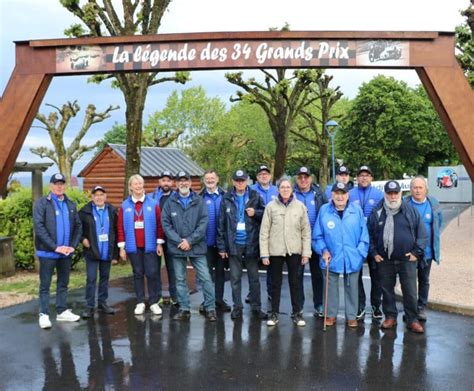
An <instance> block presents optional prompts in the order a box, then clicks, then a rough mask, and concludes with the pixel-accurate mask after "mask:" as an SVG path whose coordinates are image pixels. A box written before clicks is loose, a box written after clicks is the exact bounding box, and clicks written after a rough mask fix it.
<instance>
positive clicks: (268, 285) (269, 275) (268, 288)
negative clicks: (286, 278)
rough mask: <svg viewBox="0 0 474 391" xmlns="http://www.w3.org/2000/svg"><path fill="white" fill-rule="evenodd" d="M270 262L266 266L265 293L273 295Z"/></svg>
mask: <svg viewBox="0 0 474 391" xmlns="http://www.w3.org/2000/svg"><path fill="white" fill-rule="evenodd" d="M272 283H273V282H272V264H271V263H270V265H268V266H267V295H268V296H269V297H273V293H272Z"/></svg>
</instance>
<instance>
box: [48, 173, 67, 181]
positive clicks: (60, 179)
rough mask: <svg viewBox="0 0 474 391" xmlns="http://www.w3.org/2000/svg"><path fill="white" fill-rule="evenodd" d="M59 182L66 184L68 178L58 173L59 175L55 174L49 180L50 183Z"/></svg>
mask: <svg viewBox="0 0 474 391" xmlns="http://www.w3.org/2000/svg"><path fill="white" fill-rule="evenodd" d="M58 182H64V183H66V177H65V176H64V175H63V174H60V173H57V174H54V175H53V176H52V177H51V179H50V180H49V183H58Z"/></svg>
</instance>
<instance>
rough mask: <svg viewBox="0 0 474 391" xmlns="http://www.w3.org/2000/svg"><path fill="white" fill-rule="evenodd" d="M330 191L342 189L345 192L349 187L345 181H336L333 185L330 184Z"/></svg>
mask: <svg viewBox="0 0 474 391" xmlns="http://www.w3.org/2000/svg"><path fill="white" fill-rule="evenodd" d="M331 191H332V192H333V191H342V192H344V193H347V192H348V191H349V187H347V185H346V184H345V183H342V182H336V183H335V184H334V185H332V188H331Z"/></svg>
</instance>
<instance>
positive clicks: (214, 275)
mask: <svg viewBox="0 0 474 391" xmlns="http://www.w3.org/2000/svg"><path fill="white" fill-rule="evenodd" d="M248 178H249V177H248V174H247V173H246V172H245V171H244V170H241V169H239V170H237V171H235V172H234V174H233V176H232V187H231V188H230V189H229V190H228V191H227V192H225V191H224V190H223V189H222V188H221V187H219V176H218V174H217V172H216V171H214V170H209V171H206V172H205V174H204V176H203V184H204V187H203V189H202V191H201V192H200V193H199V194H198V193H196V192H194V191H193V190H192V187H191V176H190V175H189V173H186V172H184V171H179V172H178V173H177V174H176V175H173V174H172V173H171V172H169V171H164V172H162V173H161V175H160V180H159V186H158V188H157V189H156V190H155V191H154V192H153V193H151V194H146V193H145V186H144V185H145V183H144V180H143V178H142V177H141V176H140V175H133V176H132V177H130V179H129V182H128V189H129V197H127V199H125V200H124V201H123V202H122V204H121V206H120V208H118V209H117V208H115V207H114V206H113V205H111V204H110V203H109V202H107V192H106V189H105V188H104V187H103V186H96V187H94V188H93V189H92V190H91V201H90V202H89V203H88V204H86V205H85V206H84V207H83V208H82V209H81V210H80V211H77V209H76V205H75V204H74V202H72V201H71V200H70V199H69V198H68V197H67V196H66V194H65V193H64V191H65V178H64V176H63V175H62V174H55V175H53V176H52V177H51V180H50V193H49V194H48V195H47V196H45V197H43V198H41V199H40V200H38V201H37V202H36V203H35V207H34V229H35V244H36V253H37V256H38V257H39V261H40V314H39V325H40V327H41V328H50V327H51V326H52V324H51V320H50V317H49V294H50V293H49V292H50V285H51V279H52V276H53V273H54V270H55V269H56V272H57V292H56V312H57V316H56V320H57V321H69V322H75V321H78V320H79V319H80V316H79V315H76V314H74V313H73V312H72V311H71V310H70V309H67V306H66V301H67V287H68V282H69V271H70V268H71V257H72V254H73V253H74V250H75V248H76V247H77V246H78V244H79V242H81V243H82V245H83V247H84V258H85V263H86V271H87V282H86V310H85V311H84V312H83V313H82V317H83V318H91V317H93V316H94V313H95V311H96V291H97V290H98V295H97V296H98V297H97V303H98V304H97V310H98V311H101V312H104V313H106V314H113V313H114V312H115V311H114V309H113V308H112V307H111V306H109V305H108V304H107V298H108V281H109V274H110V267H111V264H112V262H113V261H114V260H117V259H118V258H119V257H120V258H122V259H124V260H126V259H128V260H129V261H130V263H131V265H132V270H133V282H134V289H135V295H136V299H137V304H136V306H135V309H134V313H135V314H136V315H137V316H140V315H143V314H144V313H145V311H146V308H147V306H146V303H148V306H149V311H150V312H151V313H152V315H155V316H160V315H162V307H163V305H164V304H166V303H170V304H172V305H176V306H177V307H178V311H176V313H175V315H173V319H174V320H188V319H190V317H191V308H190V301H189V290H188V284H187V265H188V262H190V264H191V265H192V267H193V268H194V269H195V272H196V277H197V281H198V282H199V285H200V287H201V290H202V292H203V302H202V304H201V306H200V308H199V311H200V312H201V313H202V314H204V315H205V316H206V318H207V319H208V320H209V321H211V322H214V321H216V320H217V312H230V317H231V318H232V319H234V320H236V319H239V318H242V316H243V308H244V305H243V297H242V294H243V292H242V276H243V269H244V268H245V269H246V270H247V277H248V282H249V284H248V285H249V293H248V295H247V296H246V297H245V302H247V303H249V305H250V309H251V316H254V317H256V318H258V319H260V320H265V321H266V322H267V325H268V326H269V327H272V326H275V325H277V323H278V322H279V312H280V296H281V286H282V279H283V278H282V275H283V266H284V264H286V267H287V271H288V282H289V288H290V289H289V290H290V296H291V306H292V313H291V317H292V319H293V322H294V323H295V324H296V325H297V326H304V325H305V320H304V319H303V308H304V303H305V290H304V285H303V280H304V272H305V265H306V264H307V263H309V270H310V273H311V287H312V293H313V295H312V298H313V308H314V316H315V317H320V318H324V322H325V323H324V325H325V327H326V326H332V325H334V324H335V323H336V321H337V314H338V309H339V279H340V275H342V276H343V280H344V299H345V320H346V322H347V325H348V327H351V328H355V327H357V326H358V321H359V320H362V319H363V318H364V316H365V307H366V297H365V291H364V286H363V284H362V270H363V269H362V266H363V264H364V262H365V261H367V263H368V266H369V271H370V279H371V293H370V302H371V307H372V317H373V318H374V319H382V318H383V314H384V315H385V319H384V321H383V323H382V325H381V327H382V328H383V329H390V328H393V327H395V326H396V324H397V315H398V311H397V308H396V304H395V292H394V289H395V283H396V276H397V274H398V276H399V278H400V283H401V289H402V293H403V305H404V311H405V321H406V323H407V327H408V329H410V330H412V331H414V332H417V333H422V332H424V329H423V326H422V325H421V323H420V320H421V321H426V312H425V307H426V305H427V301H428V290H429V274H430V269H431V264H432V261H433V260H434V261H436V262H439V234H440V227H441V224H442V215H441V212H440V210H439V203H438V202H437V201H436V200H435V199H433V198H431V197H428V196H427V190H428V189H427V183H426V180H425V178H423V177H421V176H418V177H415V178H413V180H412V181H411V186H410V190H411V195H410V196H408V197H406V199H402V193H401V188H400V185H399V183H398V182H397V181H393V180H391V181H388V182H387V183H386V184H385V188H384V192H381V191H379V190H377V189H376V188H374V187H372V186H371V182H372V179H373V174H372V171H371V169H370V168H369V167H368V166H362V167H360V168H359V170H358V171H357V176H356V179H357V186H356V187H354V184H353V182H351V181H350V172H349V170H348V168H347V167H345V166H341V167H339V168H338V171H337V175H336V181H335V183H334V184H332V185H330V186H328V189H326V191H323V190H322V189H321V188H320V187H319V186H318V185H317V184H315V183H313V177H312V175H311V172H310V170H309V169H308V168H307V167H300V169H299V170H298V172H297V175H296V183H295V184H294V185H293V184H292V182H291V180H290V179H286V178H285V179H281V180H279V181H278V184H277V186H275V185H273V184H272V181H271V179H272V177H271V170H270V169H269V167H268V166H266V165H261V166H259V167H258V169H257V182H256V183H255V184H254V185H253V186H250V185H249V180H248ZM174 181H175V187H173V182H174ZM163 258H164V262H165V265H166V271H167V275H168V285H169V295H170V297H169V299H168V301H167V302H165V301H164V298H163V297H162V287H161V274H160V273H161V262H162V259H163ZM261 264H263V265H265V267H266V269H267V273H266V279H267V281H266V291H267V295H268V300H269V301H270V302H271V309H270V311H269V312H268V313H267V312H266V311H263V310H262V300H261V287H260V278H259V268H260V265H261ZM226 269H229V271H230V273H229V274H230V285H231V290H232V306H230V305H229V304H228V303H227V302H226V301H225V300H224V286H225V270H226ZM97 275H98V276H99V282H98V283H97ZM145 278H146V284H145ZM417 278H418V290H417ZM97 285H98V288H97ZM145 286H146V287H147V293H148V295H146V293H145ZM146 297H147V300H146ZM382 311H383V314H382Z"/></svg>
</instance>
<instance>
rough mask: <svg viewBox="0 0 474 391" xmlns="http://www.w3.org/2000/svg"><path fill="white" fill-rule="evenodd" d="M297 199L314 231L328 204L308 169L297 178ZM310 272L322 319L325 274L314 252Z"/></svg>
mask: <svg viewBox="0 0 474 391" xmlns="http://www.w3.org/2000/svg"><path fill="white" fill-rule="evenodd" d="M294 194H295V196H296V198H297V199H298V200H299V201H301V202H302V203H303V204H304V205H305V206H306V209H307V210H308V218H309V225H310V226H311V229H313V227H314V224H315V223H316V218H317V217H318V213H319V210H320V209H321V207H322V206H323V205H324V204H326V203H327V202H328V199H327V198H326V195H325V194H324V192H323V191H322V190H321V188H320V187H319V185H317V184H313V177H312V176H311V172H310V170H309V168H308V167H300V169H299V170H298V173H297V176H296V185H295V189H294ZM304 268H305V266H304V265H302V266H301V268H300V275H299V278H300V292H301V308H303V307H304V302H305V296H304V284H303V280H304ZM309 270H310V271H311V286H312V288H313V306H314V314H313V315H314V316H315V317H320V318H322V317H323V316H324V312H323V274H322V272H321V266H320V264H319V255H318V253H317V252H316V251H313V252H312V254H311V258H310V259H309Z"/></svg>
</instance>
